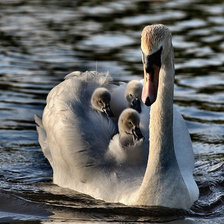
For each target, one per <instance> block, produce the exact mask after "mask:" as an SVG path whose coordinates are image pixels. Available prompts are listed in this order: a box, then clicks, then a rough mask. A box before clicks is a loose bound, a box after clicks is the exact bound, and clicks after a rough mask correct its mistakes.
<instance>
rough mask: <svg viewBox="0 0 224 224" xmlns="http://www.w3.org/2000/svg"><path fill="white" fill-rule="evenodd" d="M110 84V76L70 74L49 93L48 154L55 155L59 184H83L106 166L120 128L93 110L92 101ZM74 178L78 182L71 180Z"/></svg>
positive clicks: (46, 111) (46, 115)
mask: <svg viewBox="0 0 224 224" xmlns="http://www.w3.org/2000/svg"><path fill="white" fill-rule="evenodd" d="M109 80H110V78H109V77H108V76H107V75H102V74H97V73H95V72H86V73H82V74H79V75H76V74H75V75H72V74H70V75H69V76H67V77H66V79H65V80H64V81H63V82H61V83H60V84H59V85H57V86H56V87H55V88H53V89H52V90H51V92H50V93H49V95H48V97H47V105H46V107H45V109H44V113H43V127H44V130H45V131H46V133H47V136H46V137H47V142H48V148H49V150H50V152H49V153H45V154H46V155H48V154H51V157H52V161H53V162H52V167H53V170H54V173H55V174H56V175H54V182H55V183H58V184H59V185H61V184H60V183H62V182H64V183H63V185H66V182H68V183H67V184H68V185H70V184H71V182H73V184H74V182H75V181H76V179H78V180H77V182H79V181H81V182H83V181H85V180H86V179H90V178H89V176H91V172H90V170H91V167H95V168H97V167H101V166H103V165H104V158H103V155H104V153H105V151H106V149H107V147H108V145H109V142H110V139H111V138H112V136H113V135H114V134H115V130H116V127H115V125H114V123H113V121H111V120H110V119H108V118H107V117H106V116H104V115H103V114H102V113H99V112H97V111H95V110H93V109H92V108H91V106H90V99H91V95H92V93H93V91H94V90H95V89H96V88H97V87H100V86H104V85H107V84H108V82H109ZM46 157H47V156H46ZM47 158H48V160H49V161H50V158H49V157H47ZM74 167H76V169H74ZM71 176H73V177H75V178H73V180H71Z"/></svg>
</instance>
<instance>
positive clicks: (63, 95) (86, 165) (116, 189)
mask: <svg viewBox="0 0 224 224" xmlns="http://www.w3.org/2000/svg"><path fill="white" fill-rule="evenodd" d="M144 32H146V33H147V35H146V36H144V35H143V36H142V50H143V52H144V53H145V54H148V55H151V54H152V53H153V52H156V51H157V50H158V49H160V47H161V46H162V49H163V50H162V53H161V68H160V71H159V82H158V83H159V84H158V95H157V100H156V101H155V103H154V104H152V106H151V111H150V133H149V135H150V149H149V158H148V159H146V160H142V162H141V163H136V164H135V163H130V164H126V165H122V166H121V164H120V163H116V162H115V163H113V162H111V161H108V159H107V156H105V155H106V153H107V151H108V147H109V144H110V143H111V138H112V137H113V136H114V134H115V132H116V124H115V123H114V121H113V120H111V119H109V118H107V117H106V116H104V115H103V114H102V113H100V112H97V111H96V110H93V109H92V108H91V105H90V98H91V95H92V93H93V91H94V89H96V88H97V87H106V88H107V89H108V90H109V91H110V92H111V93H112V99H113V91H114V89H115V88H118V89H119V86H114V85H112V84H110V79H111V78H110V77H109V76H108V75H105V74H98V73H96V72H86V73H80V72H74V73H71V74H69V75H67V76H66V79H65V81H63V82H62V83H60V84H59V85H57V86H56V87H55V88H53V89H52V90H51V91H50V93H49V95H48V97H47V105H46V107H45V109H44V112H43V116H42V121H41V119H39V118H38V117H36V118H35V121H36V123H37V124H38V127H37V131H38V134H39V142H40V145H41V147H42V150H43V153H44V155H45V156H46V158H47V159H48V160H49V162H50V164H51V166H52V168H53V181H54V183H55V184H58V185H59V186H62V187H68V188H71V189H74V190H77V191H79V192H83V193H85V194H89V195H91V196H93V197H95V198H100V199H103V200H106V201H111V202H122V203H125V204H132V205H156V206H166V207H171V208H184V209H187V208H189V207H190V206H191V205H192V204H193V202H194V201H195V200H197V198H198V188H197V185H196V183H195V181H194V179H193V168H194V158H193V151H192V145H191V140H190V136H189V133H188V130H187V128H186V125H185V123H184V120H183V118H182V116H181V115H180V114H179V113H178V112H177V111H176V109H175V108H174V109H173V103H172V100H173V95H172V91H173V75H174V68H173V54H172V44H171V35H170V32H169V31H168V29H167V28H166V27H165V26H162V25H154V26H150V27H147V28H146V29H145V30H143V34H144ZM144 38H149V41H145V40H144ZM150 38H151V39H150ZM144 41H145V42H144ZM150 44H151V45H150ZM122 88H123V87H122ZM118 92H119V91H118ZM118 92H116V93H118ZM121 92H123V93H124V91H123V89H122V90H121ZM115 95H116V94H115ZM115 95H114V96H115ZM118 97H119V95H118ZM122 97H123V98H122ZM121 99H124V100H125V97H124V96H123V95H122V96H121V95H120V97H119V100H118V101H117V104H116V98H114V100H115V104H114V105H113V106H112V110H113V107H114V106H115V107H116V108H118V111H119V107H123V106H122V105H123V103H124V104H125V102H124V101H122V100H121ZM152 99H154V98H152ZM150 100H151V98H150ZM120 101H121V102H120ZM114 113H115V112H114ZM119 113H120V112H118V114H119ZM148 113H149V109H148V108H146V107H145V106H143V105H142V113H141V114H140V119H141V124H140V128H141V126H142V129H143V130H144V131H143V135H144V133H145V132H146V131H148V132H149V130H148V129H147V124H148V123H149V114H148ZM165 124H166V125H165ZM113 141H115V139H113ZM118 141H119V138H118V140H117V142H118ZM147 142H148V141H147V137H146V143H145V144H147ZM143 151H144V150H143ZM147 154H148V152H147V153H146V157H147ZM147 161H148V162H147Z"/></svg>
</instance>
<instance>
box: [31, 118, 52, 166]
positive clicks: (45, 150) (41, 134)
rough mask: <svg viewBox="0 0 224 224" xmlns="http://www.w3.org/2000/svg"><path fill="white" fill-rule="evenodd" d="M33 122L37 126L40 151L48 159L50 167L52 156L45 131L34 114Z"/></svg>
mask: <svg viewBox="0 0 224 224" xmlns="http://www.w3.org/2000/svg"><path fill="white" fill-rule="evenodd" d="M34 120H35V123H36V124H37V126H36V129H37V132H38V141H39V143H40V146H41V149H42V151H43V153H44V156H45V157H46V158H47V159H48V161H49V162H50V164H51V165H52V162H53V160H52V155H51V151H50V149H49V147H48V142H47V134H46V131H45V130H44V127H43V123H42V120H41V118H40V117H39V116H37V115H36V114H35V115H34Z"/></svg>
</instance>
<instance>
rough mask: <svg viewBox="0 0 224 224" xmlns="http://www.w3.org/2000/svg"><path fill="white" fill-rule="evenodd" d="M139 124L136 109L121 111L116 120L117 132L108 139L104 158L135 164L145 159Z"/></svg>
mask: <svg viewBox="0 0 224 224" xmlns="http://www.w3.org/2000/svg"><path fill="white" fill-rule="evenodd" d="M139 124H140V118H139V115H138V113H137V112H136V110H134V109H131V108H128V109H125V110H124V111H123V112H122V113H121V115H120V117H119V121H118V131H119V133H118V134H116V135H115V136H114V137H113V139H112V140H111V141H110V144H109V147H108V151H107V152H106V155H105V156H106V159H108V160H109V161H111V160H112V161H115V162H116V163H117V164H120V165H122V164H129V165H136V164H137V163H142V162H143V160H146V154H145V153H144V145H143V142H144V139H143V135H142V133H141V130H140V128H139ZM145 151H146V150H145ZM144 162H146V161H144Z"/></svg>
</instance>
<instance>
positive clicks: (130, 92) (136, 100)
mask: <svg viewBox="0 0 224 224" xmlns="http://www.w3.org/2000/svg"><path fill="white" fill-rule="evenodd" d="M141 95H142V83H141V82H140V81H139V80H132V81H130V82H129V83H128V84H127V87H126V91H125V98H126V100H127V101H128V106H129V107H131V108H133V109H135V110H137V111H138V112H139V113H141Z"/></svg>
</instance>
